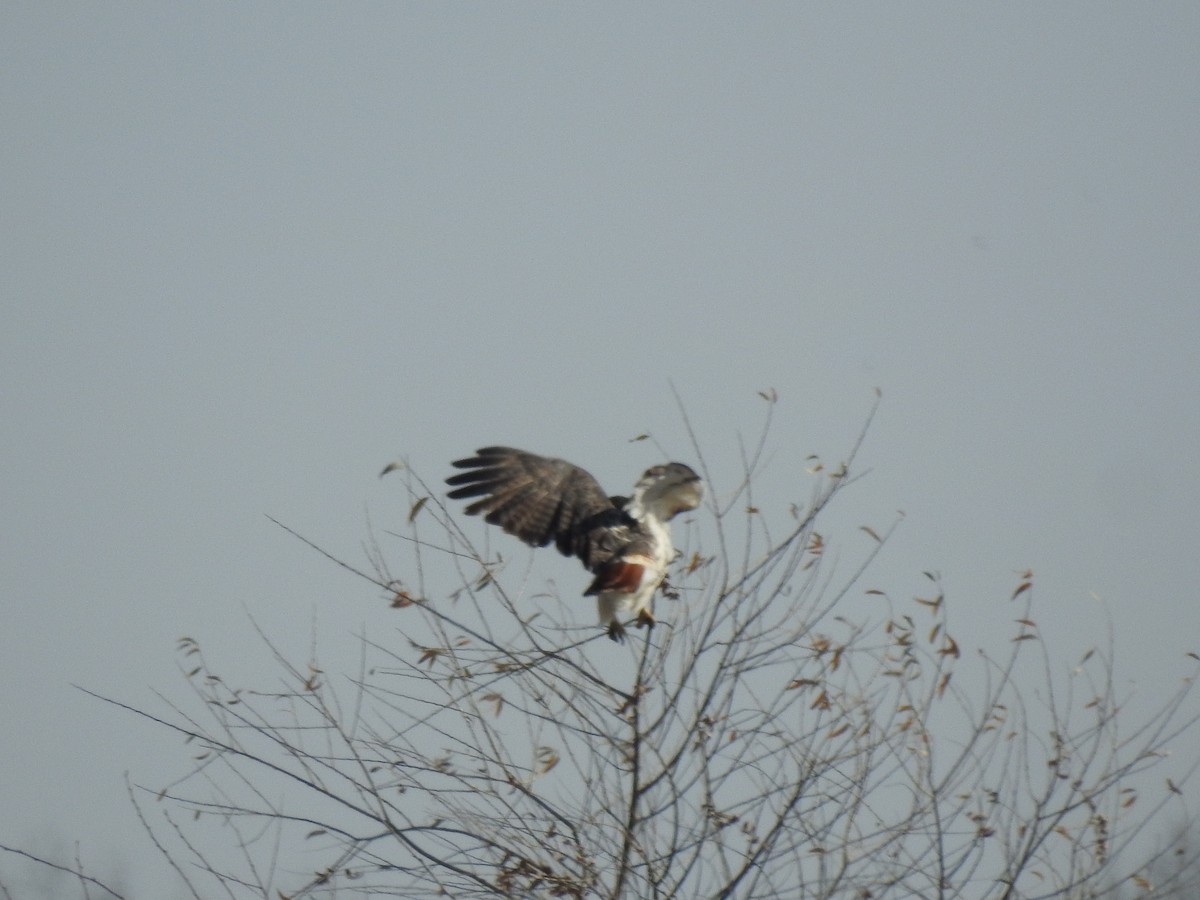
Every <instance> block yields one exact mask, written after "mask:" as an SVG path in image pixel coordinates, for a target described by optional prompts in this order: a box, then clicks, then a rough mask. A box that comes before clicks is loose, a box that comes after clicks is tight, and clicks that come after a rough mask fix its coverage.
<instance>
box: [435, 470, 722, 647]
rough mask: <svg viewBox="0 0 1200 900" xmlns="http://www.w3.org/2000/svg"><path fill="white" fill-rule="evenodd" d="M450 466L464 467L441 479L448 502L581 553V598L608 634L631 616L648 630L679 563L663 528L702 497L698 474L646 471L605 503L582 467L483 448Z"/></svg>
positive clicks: (567, 552)
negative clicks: (670, 570) (584, 578)
mask: <svg viewBox="0 0 1200 900" xmlns="http://www.w3.org/2000/svg"><path fill="white" fill-rule="evenodd" d="M452 465H453V466H454V467H455V468H456V469H464V470H465V471H463V472H460V473H458V474H457V475H451V476H450V477H449V478H447V479H446V483H447V484H449V485H450V486H451V487H453V488H454V489H453V490H452V491H450V497H452V498H453V499H455V500H462V499H468V498H476V497H477V498H479V499H476V500H473V501H472V502H471V503H470V505H469V506H467V510H466V511H467V515H471V516H474V515H479V514H480V513H482V514H483V517H484V520H485V521H486V522H488V523H489V524H491V525H499V526H500V527H501V528H503V529H504V530H505V531H506V532H507V533H509V534H511V535H513V536H515V537H517V538H520V539H521V540H522V541H524V542H525V543H526V544H529V545H530V546H533V547H545V546H546V545H547V544H549V543H550V542H551V541H553V542H554V545H555V546H556V547H557V548H558V550H559V552H560V553H562V554H563V555H564V556H577V557H579V560H580V561H581V562H582V563H583V565H584V566H585V567H586V568H587V570H588V571H589V572H591V573H592V575H593V576H594V577H593V579H592V583H591V584H590V585H589V586H588V588H587V590H586V591H584V592H583V594H584V596H585V597H591V596H594V597H595V598H596V605H597V608H598V609H599V612H600V624H601V625H607V626H608V636H609V637H610V638H612V639H613V640H614V641H618V642H619V641H623V640H624V639H625V627H624V625H622V624H621V621H620V619H618V618H617V617H618V615H620V614H622V613H630V614H632V615H634V616H635V617H636V621H637V625H638V627H639V628H640V627H642V626H643V625H646V626H653V625H654V615H653V613H652V612H651V610H650V606H651V601H652V600H653V599H654V592H655V591H656V590H658V587H659V585H661V584H662V583H663V579H664V578H666V574H667V565H668V564H669V563H670V562H671V560H672V559H674V558H675V548H674V546H672V544H671V531H670V528H669V526H668V524H667V523H668V522H670V521H671V519H673V518H675V516H677V515H678V514H679V513H681V512H685V511H687V510H691V509H695V508H696V507H698V506H699V505H700V498H701V497H702V496H703V485H702V484H701V481H700V476H699V475H697V474H696V473H695V472H694V471H692V470H691V469H690V468H689V467H688V466H685V465H684V464H683V463H677V462H672V463H666V464H665V465H661V466H652V467H651V468H649V469H647V470H646V472H645V474H644V475H642V477H641V479H640V480H639V481H638V483H637V484H636V485H634V488H633V495H632V496H630V497H610V496H608V495H607V494H605V493H604V491H603V489H602V488H601V487H600V485H599V484H598V483H597V482H596V479H595V478H593V477H592V476H591V475H590V474H589V473H588V472H586V471H584V470H583V469H581V468H579V467H578V466H574V465H571V463H569V462H567V461H565V460H562V459H552V458H550V457H547V456H537V455H536V454H533V453H526V452H525V451H524V450H514V449H513V448H511V447H484V448H483V449H482V450H478V451H476V453H475V455H474V456H472V457H470V458H468V459H460V460H457V461H455V462H454V463H452Z"/></svg>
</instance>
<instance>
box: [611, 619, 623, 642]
mask: <svg viewBox="0 0 1200 900" xmlns="http://www.w3.org/2000/svg"><path fill="white" fill-rule="evenodd" d="M608 637H609V639H610V640H613V641H616V642H617V643H618V644H623V643H625V626H624V625H622V624H621V623H620V622H618V621H617V620H616V619H613V620H612V621H611V622H609V623H608Z"/></svg>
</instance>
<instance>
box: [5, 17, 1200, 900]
mask: <svg viewBox="0 0 1200 900" xmlns="http://www.w3.org/2000/svg"><path fill="white" fill-rule="evenodd" d="M1198 47H1200V7H1197V5H1196V4H1195V3H1194V2H1161V3H1155V4H1133V3H1130V4H1105V3H1095V2H1075V3H1056V4H1043V3H1012V4H1003V5H989V6H983V5H973V4H967V5H964V4H961V3H942V4H933V3H919V4H869V5H861V4H853V3H851V4H845V3H838V4H827V5H816V4H807V3H793V4H778V3H761V4H754V5H746V4H730V5H723V6H713V5H705V4H699V5H696V4H690V3H689V4H677V3H662V4H652V5H646V4H640V3H639V4H614V3H607V4H554V5H549V4H541V3H528V4H521V5H512V4H415V3H413V4H361V3H338V4H324V3H322V4H315V3H289V4H282V3H270V4H268V3H258V4H167V3H135V2H130V3H82V4H81V3H68V2H60V3H53V4H13V3H8V4H4V5H3V7H2V8H0V114H2V121H3V127H2V128H0V228H2V229H3V257H4V261H3V265H2V266H0V288H2V294H0V296H2V297H3V302H4V320H3V321H4V325H3V328H2V329H0V378H2V381H0V383H2V385H3V386H2V388H0V441H2V446H3V466H2V467H0V524H2V529H3V530H2V533H0V602H2V603H3V619H2V624H0V714H2V716H3V720H4V727H3V729H0V760H3V765H2V766H0V769H2V774H0V810H3V813H2V814H0V843H4V844H8V845H10V846H11V845H18V846H24V847H30V848H34V849H40V850H42V851H44V852H47V853H50V852H60V853H62V854H63V855H65V856H66V857H67V858H69V857H70V856H72V855H73V854H74V842H75V841H78V842H79V846H80V854H81V856H82V858H83V860H84V862H85V864H88V865H89V868H91V869H93V870H96V871H97V873H98V874H109V873H110V872H113V871H116V870H119V871H120V872H121V876H120V877H121V879H122V881H123V883H124V884H126V885H127V886H135V888H134V890H135V894H136V895H137V896H161V894H160V893H158V892H159V890H160V889H161V885H160V884H159V882H158V881H157V879H158V878H159V875H160V871H161V863H160V862H159V861H158V860H157V859H156V858H155V857H154V855H153V851H152V849H151V848H150V845H149V843H148V842H147V841H146V840H145V839H144V837H143V836H142V835H141V834H140V831H139V828H138V826H137V823H136V820H135V819H134V816H133V813H132V811H131V809H130V807H129V804H128V800H127V798H126V796H125V788H124V784H123V780H122V773H123V772H125V771H129V772H130V773H131V777H132V778H133V779H134V780H135V781H138V782H139V783H145V784H148V785H151V786H161V785H162V784H164V783H165V782H166V780H167V779H169V778H170V777H171V776H173V775H177V774H180V773H181V772H182V771H183V770H184V769H185V768H186V762H187V759H188V755H189V750H188V748H185V747H183V746H182V744H181V743H180V742H179V741H177V740H175V739H174V738H172V737H170V736H169V735H166V734H163V733H160V732H158V731H156V730H154V729H153V728H151V727H149V726H147V725H145V724H144V723H142V722H139V721H137V720H135V719H133V718H132V717H129V716H124V715H118V714H116V713H115V711H114V710H113V709H111V708H107V707H105V706H104V705H103V704H101V703H99V702H97V701H95V700H93V699H91V698H89V697H87V696H86V695H84V694H82V693H80V692H79V691H78V690H76V689H75V688H74V687H72V685H82V686H85V687H87V688H89V689H92V690H95V691H98V692H101V693H105V694H108V695H111V696H116V697H118V698H120V699H123V700H126V701H131V702H134V703H137V704H140V705H150V704H151V703H152V702H153V700H154V698H153V696H152V693H151V692H152V691H154V690H157V691H160V692H162V693H163V694H165V695H166V696H167V697H168V698H180V697H185V696H186V689H185V686H184V684H183V681H182V678H181V677H180V676H179V674H178V670H177V660H176V655H175V641H176V639H177V638H179V637H180V636H182V635H188V636H191V637H193V638H195V639H197V640H198V641H200V643H201V644H202V646H203V647H204V648H205V650H206V652H207V654H208V656H209V657H210V660H211V661H212V662H213V663H214V664H215V665H218V666H219V667H222V668H231V669H234V670H240V671H244V672H247V673H255V672H256V671H258V670H257V669H256V665H258V661H259V658H260V657H261V655H262V654H261V650H260V648H259V645H258V643H257V642H256V639H255V638H254V636H253V635H252V633H251V630H250V627H249V624H248V617H249V616H253V617H254V618H255V619H256V620H257V621H258V622H259V623H260V624H261V625H262V627H263V629H264V630H265V631H266V632H267V633H269V634H271V635H273V636H274V637H276V638H277V639H278V640H279V641H280V642H281V644H283V645H284V646H285V647H286V648H287V649H289V650H293V651H295V652H296V653H297V654H298V655H299V656H300V657H301V658H303V655H304V654H305V653H306V652H307V647H308V643H309V640H310V636H311V635H312V634H313V632H314V630H315V631H316V633H317V634H318V636H319V637H320V639H321V640H322V641H324V642H327V643H328V646H329V647H330V648H332V651H331V652H332V653H333V654H334V656H335V658H336V653H337V652H338V648H339V647H341V646H343V645H345V646H350V642H349V641H348V640H347V638H348V636H349V635H350V634H351V633H352V632H353V631H354V630H355V629H357V628H358V627H360V626H365V627H368V628H371V627H373V626H374V625H375V623H379V624H378V627H379V628H380V629H383V628H390V627H392V626H391V625H390V624H388V623H389V622H390V621H391V620H389V618H388V617H387V615H386V614H385V611H384V610H382V603H381V601H380V598H379V597H378V595H377V594H375V593H373V592H372V591H371V590H370V589H369V587H368V586H366V585H364V584H363V583H362V582H357V581H355V580H353V579H352V578H350V577H348V576H347V575H346V573H345V572H343V571H341V570H339V569H337V568H336V567H334V566H332V565H331V564H330V563H328V562H327V561H326V560H324V559H323V558H321V557H320V556H318V555H316V554H314V553H313V552H312V551H310V550H308V549H306V548H305V547H303V546H302V545H300V544H299V543H298V542H296V541H295V540H294V539H293V538H291V537H289V536H288V535H287V534H286V533H284V532H283V531H281V530H280V529H279V528H278V527H276V526H275V525H273V524H271V523H270V522H269V521H268V520H267V518H266V515H268V514H269V515H271V516H274V517H276V518H277V519H280V520H282V521H283V522H285V523H287V524H288V525H289V526H291V527H294V528H295V529H297V530H298V531H300V532H302V533H303V534H305V535H306V536H308V537H310V538H312V539H313V540H315V541H317V542H318V543H320V544H321V545H322V546H324V547H326V548H328V549H329V550H330V551H331V552H334V553H337V554H340V555H343V556H345V557H346V558H348V559H351V560H352V561H361V560H362V558H363V554H362V550H361V543H362V541H363V540H364V538H365V537H366V535H367V531H368V517H369V518H370V520H371V522H373V523H374V524H375V525H376V526H377V527H387V526H388V525H389V524H390V523H395V522H399V521H400V520H402V518H403V516H404V515H405V514H406V513H407V508H406V507H405V506H403V502H402V497H401V494H400V491H399V484H398V483H390V482H389V481H388V480H387V479H384V480H382V481H381V480H379V479H378V478H377V477H376V476H377V474H378V472H379V470H380V468H381V467H382V466H383V464H384V463H386V462H388V461H390V460H392V459H396V458H398V457H401V456H403V457H406V458H408V459H409V460H410V462H411V463H412V464H413V465H414V466H415V467H416V468H417V469H418V470H419V471H420V472H421V473H422V474H423V475H425V476H426V477H427V478H430V479H437V478H440V477H442V476H443V475H444V474H445V472H446V467H447V461H448V460H450V459H453V458H457V457H458V456H462V455H464V454H466V453H468V452H470V451H471V450H473V449H474V448H476V447H479V446H483V445H486V444H492V443H507V444H515V445H517V446H521V447H525V448H528V449H531V450H535V451H540V452H545V453H550V454H554V455H561V456H565V457H568V458H570V459H571V460H573V461H575V462H578V463H580V464H582V465H584V466H586V467H588V468H590V469H591V470H592V471H593V472H595V473H596V475H597V476H598V477H599V478H600V479H601V481H602V482H603V483H604V484H605V485H606V486H607V487H609V489H610V490H612V491H614V492H616V491H620V490H625V489H627V488H628V486H629V485H630V483H631V482H632V480H633V478H634V477H635V476H636V474H637V473H638V472H640V471H641V470H642V469H643V468H645V467H646V466H647V465H649V464H651V463H654V462H658V461H660V458H661V454H660V452H659V451H658V450H657V449H656V448H655V447H654V446H653V445H652V444H651V443H650V442H638V443H630V442H629V439H630V438H631V437H634V436H635V435H638V434H640V433H643V432H650V433H652V434H653V435H654V436H655V437H656V438H657V439H658V440H659V442H660V443H661V445H662V447H663V452H665V453H666V454H667V455H668V456H669V457H671V458H676V459H681V460H685V461H692V460H691V455H690V454H691V451H690V449H689V446H688V443H687V441H686V436H685V432H684V428H683V426H682V423H681V419H680V415H679V412H678V409H677V407H676V403H675V400H674V398H673V397H672V394H671V385H672V384H673V385H674V386H675V387H676V389H677V390H678V392H679V394H680V396H681V397H682V400H683V402H684V403H685V405H686V407H687V411H688V413H689V415H690V417H691V419H692V422H693V424H694V425H695V427H696V429H697V432H698V434H699V437H700V440H701V442H702V443H703V444H704V445H705V447H706V451H707V454H708V457H709V458H708V461H709V464H710V465H711V466H713V467H714V469H715V470H717V471H718V472H722V471H723V472H726V473H728V478H727V481H728V482H730V483H732V482H733V481H734V480H735V479H736V475H737V467H738V463H737V450H736V448H737V434H738V432H739V431H742V432H750V431H753V429H754V428H755V427H756V425H757V423H758V422H759V420H760V418H761V415H762V412H763V409H762V407H763V402H762V400H760V399H759V398H758V397H757V396H756V392H757V391H759V390H763V389H766V388H775V389H776V390H777V391H778V392H779V396H780V401H779V403H778V408H777V410H776V416H777V424H776V428H775V431H774V435H773V439H772V447H773V449H774V452H775V456H774V459H773V464H772V468H771V470H770V472H769V474H768V476H767V478H768V481H767V482H766V483H767V484H768V485H769V486H770V491H769V495H768V496H766V497H764V496H762V495H760V500H761V501H762V504H763V505H764V506H768V505H772V504H773V505H774V506H775V507H776V508H778V509H786V507H787V505H788V503H790V502H791V501H793V500H803V499H805V498H806V497H807V496H808V487H807V482H805V481H804V476H803V474H802V472H801V471H800V470H801V469H802V467H803V460H804V458H805V457H806V456H807V455H808V454H810V453H819V454H821V455H822V456H823V457H826V458H830V459H834V458H837V457H838V456H839V455H840V454H842V453H844V452H845V451H846V450H847V449H848V448H849V446H850V444H851V442H852V440H853V438H854V436H855V434H856V433H857V432H858V430H859V429H860V428H861V426H862V424H863V421H864V419H865V417H866V415H867V413H868V411H869V409H870V407H871V404H872V402H873V399H874V396H873V391H874V389H875V388H879V389H881V390H882V392H883V403H882V406H881V408H880V411H879V414H878V417H877V419H876V421H875V424H874V426H873V428H872V430H871V432H870V435H869V438H868V441H867V444H866V448H865V450H864V452H863V459H862V461H863V463H864V464H865V465H867V466H869V467H870V468H871V470H872V472H871V475H870V477H869V478H868V479H866V480H865V481H863V482H862V483H861V484H859V485H858V486H857V487H855V488H854V492H853V495H852V498H851V500H850V501H849V503H850V505H849V507H848V508H847V510H846V513H845V517H846V518H845V522H846V525H847V530H846V531H845V532H844V533H843V534H840V535H839V534H833V535H827V539H829V540H831V541H834V542H836V540H837V539H838V538H839V537H841V538H844V539H845V540H846V541H847V542H850V543H852V542H853V541H856V540H860V539H862V534H861V533H857V536H856V532H854V531H853V529H852V528H850V526H851V525H853V524H873V525H875V526H885V525H886V524H888V523H889V522H891V521H892V519H893V518H894V516H895V515H896V511H897V510H903V511H904V513H905V519H904V521H903V524H902V525H901V527H900V530H899V532H898V534H897V536H896V538H895V540H894V542H893V543H892V544H891V545H890V546H889V548H888V549H887V551H886V553H885V556H884V559H883V560H882V561H881V562H880V564H879V566H878V567H877V568H876V569H875V570H874V571H873V572H872V573H871V576H870V580H871V582H872V583H871V585H869V586H871V587H879V588H884V589H887V590H889V592H891V593H894V594H896V595H897V596H906V595H908V594H910V593H912V592H913V591H915V590H918V589H919V588H920V587H921V585H922V582H921V581H920V579H919V573H920V572H921V571H922V570H925V569H930V570H937V571H940V572H941V573H942V575H943V577H944V579H945V587H946V590H947V592H948V594H949V598H950V600H949V602H950V604H951V617H952V621H954V622H956V623H957V626H958V632H959V635H960V641H961V642H964V643H966V644H967V645H980V646H982V645H986V644H987V642H988V640H989V635H991V634H993V633H996V629H1000V631H1003V630H1004V629H1005V628H1007V623H1009V622H1011V619H1012V617H1013V615H1014V613H1015V611H1014V608H1013V607H1011V606H1009V605H1008V597H1009V595H1010V594H1011V592H1012V589H1013V587H1014V586H1015V585H1016V584H1017V582H1018V573H1020V572H1021V571H1022V570H1024V569H1027V568H1029V569H1032V570H1033V571H1034V574H1035V577H1036V584H1037V602H1038V610H1039V622H1040V624H1041V625H1042V626H1043V630H1044V631H1046V632H1047V634H1048V637H1049V638H1050V639H1052V640H1053V641H1055V642H1056V643H1055V644H1054V646H1056V647H1061V648H1062V653H1063V658H1064V666H1065V665H1068V664H1069V662H1070V660H1071V659H1073V658H1077V654H1078V653H1080V652H1082V650H1083V649H1086V647H1087V646H1088V645H1089V643H1090V642H1094V641H1104V640H1105V635H1106V631H1107V628H1108V622H1109V620H1110V619H1109V617H1111V623H1112V625H1113V627H1114V628H1115V630H1116V643H1117V649H1118V653H1119V656H1120V658H1119V666H1120V670H1119V674H1120V676H1121V680H1120V688H1121V690H1122V691H1126V692H1128V691H1132V692H1134V695H1135V696H1140V697H1142V698H1144V702H1146V703H1150V702H1152V701H1153V699H1154V698H1156V697H1159V696H1161V694H1162V693H1163V692H1164V691H1166V690H1170V689H1172V688H1173V687H1174V686H1175V684H1176V683H1177V680H1178V678H1179V676H1180V674H1181V673H1182V672H1183V671H1185V667H1184V659H1183V654H1184V653H1185V652H1186V651H1189V650H1198V649H1200V603H1198V602H1197V596H1196V583H1197V574H1198V573H1197V563H1196V559H1197V552H1196V550H1195V544H1196V540H1197V538H1196V534H1197V513H1196V510H1197V509H1198V508H1200V475H1198V474H1197V465H1196V457H1197V448H1198V446H1200V404H1198V400H1197V398H1198V397H1200V363H1198V358H1197V357H1198V352H1197V346H1198V345H1200V294H1198V291H1197V285H1198V284H1200V174H1198V173H1200V165H1198V161H1200V53H1198V52H1197V48H1198ZM848 555H850V554H849V552H848ZM556 571H558V570H556ZM564 571H565V570H564ZM580 587H582V585H581V586H580ZM564 590H566V586H564ZM585 614H586V615H587V616H589V617H590V616H591V614H592V612H591V610H590V608H587V610H586V613H585ZM339 642H340V643H339ZM326 662H327V663H329V662H331V659H330V658H329V657H328V656H327V657H326ZM354 664H355V661H354V660H353V659H351V660H350V661H349V662H348V663H347V666H348V667H352V666H353V665H354ZM262 665H263V667H264V670H266V671H269V665H267V664H266V663H265V662H264V663H262ZM14 871H15V869H14V863H13V861H12V859H11V857H9V858H0V879H3V878H4V877H5V873H6V872H7V873H10V880H11V883H12V884H14V885H19V881H18V880H16V879H18V877H19V876H16V875H11V873H13V872H14Z"/></svg>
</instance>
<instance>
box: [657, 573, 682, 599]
mask: <svg viewBox="0 0 1200 900" xmlns="http://www.w3.org/2000/svg"><path fill="white" fill-rule="evenodd" d="M658 589H659V590H660V591H662V595H663V596H664V597H666V598H667V599H668V600H678V599H679V591H677V590H675V588H673V587H671V582H670V581H668V580H667V579H666V578H663V580H662V581H661V582H660V583H659V585H658Z"/></svg>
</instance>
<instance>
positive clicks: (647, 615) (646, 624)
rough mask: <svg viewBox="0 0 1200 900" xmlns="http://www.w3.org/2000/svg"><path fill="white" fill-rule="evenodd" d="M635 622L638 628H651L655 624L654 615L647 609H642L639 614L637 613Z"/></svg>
mask: <svg viewBox="0 0 1200 900" xmlns="http://www.w3.org/2000/svg"><path fill="white" fill-rule="evenodd" d="M635 621H636V622H637V627H638V628H653V627H654V625H655V622H656V620H655V618H654V613H652V612H650V610H648V609H643V610H642V611H641V612H640V613H638V614H637V619H636V620H635Z"/></svg>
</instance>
